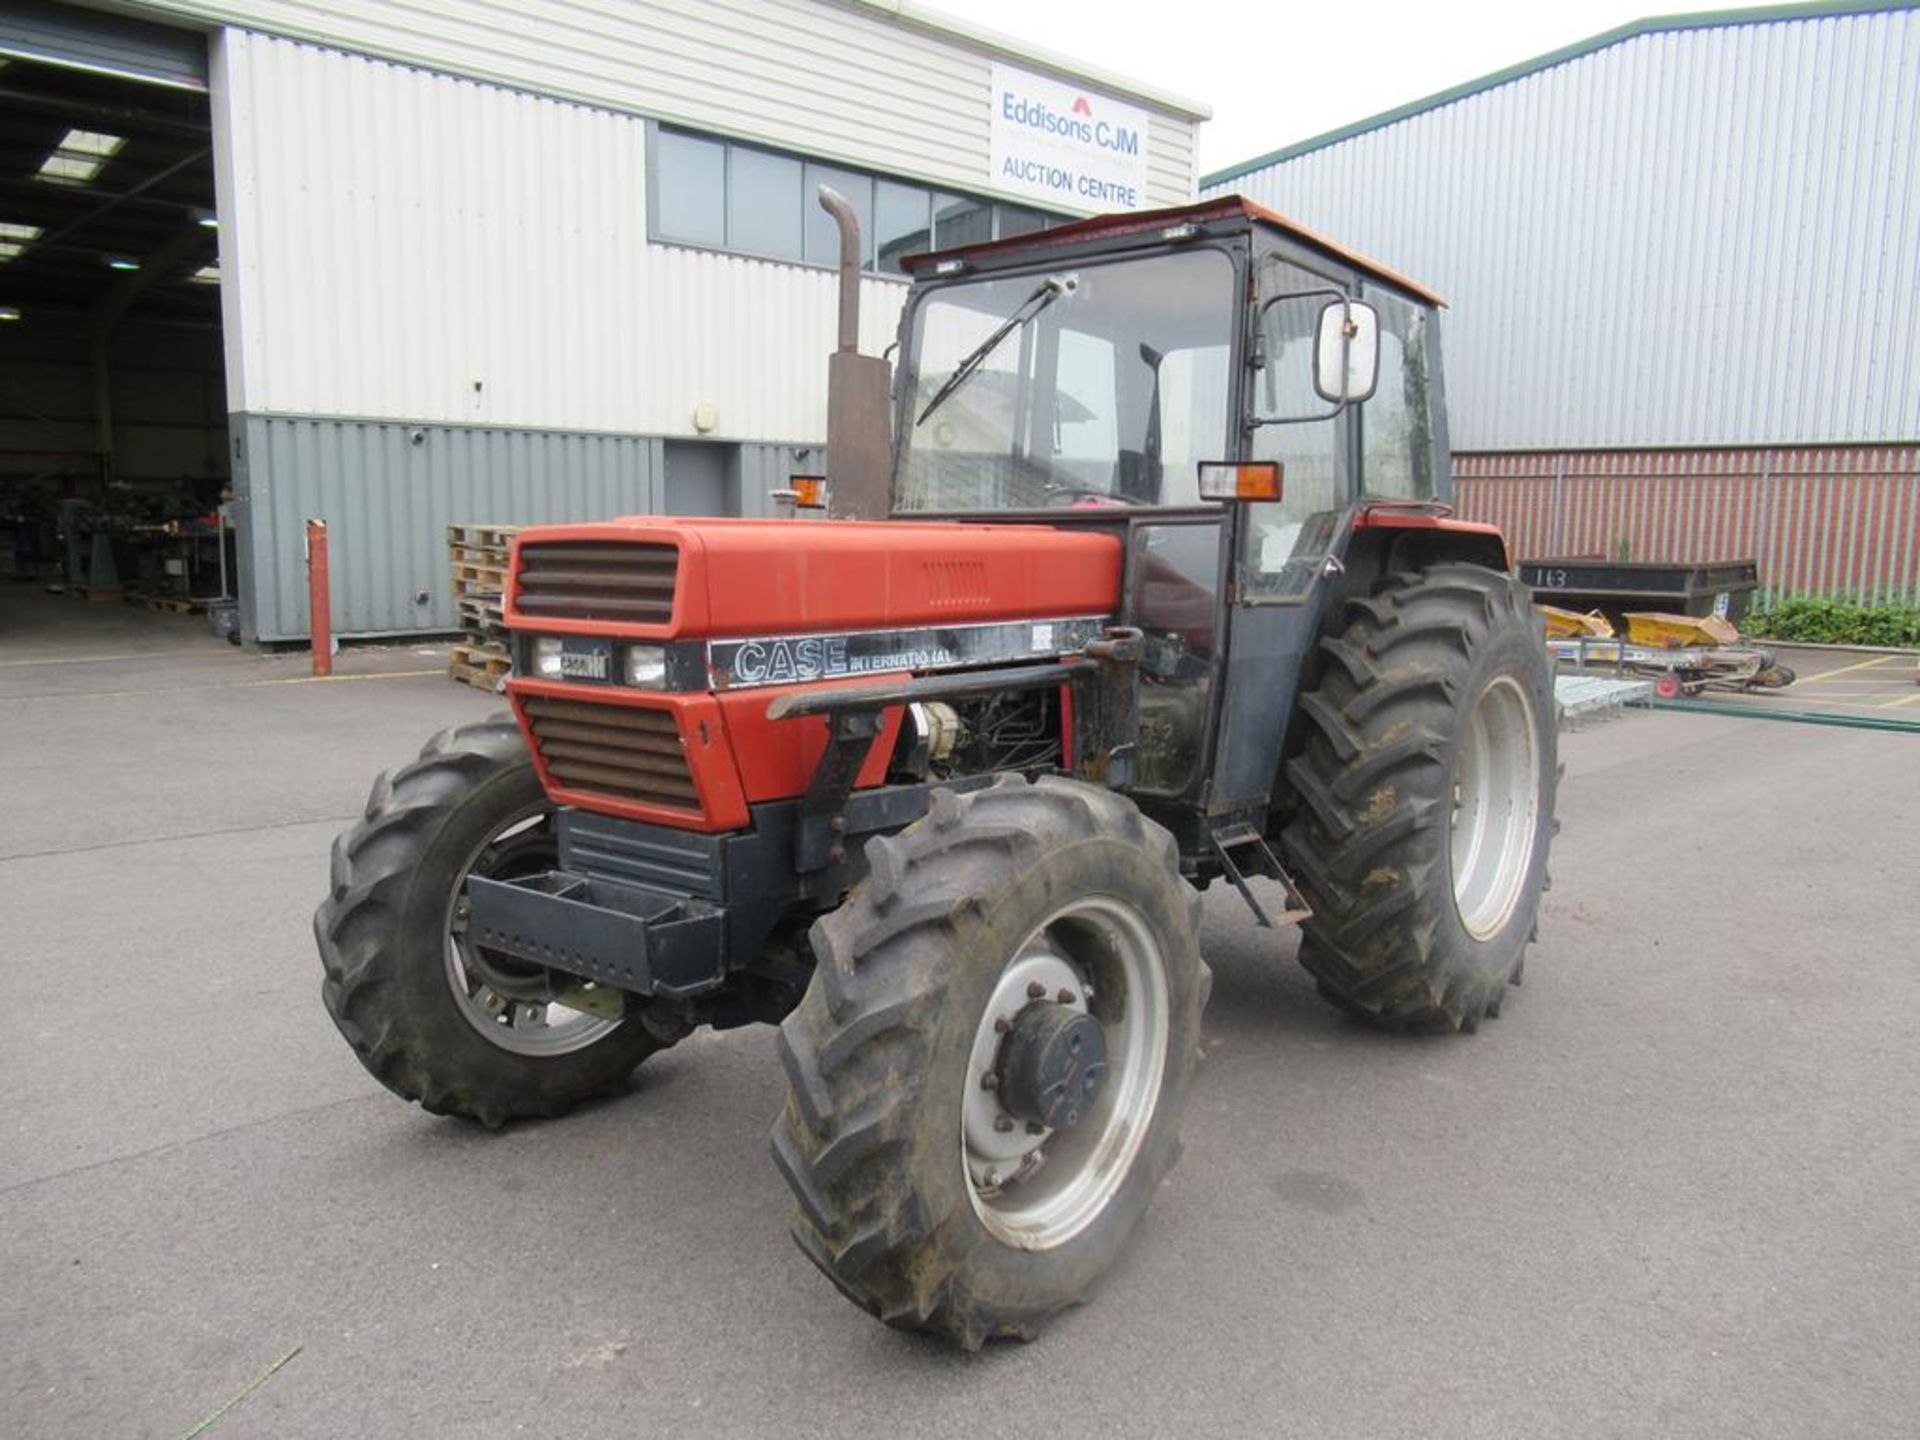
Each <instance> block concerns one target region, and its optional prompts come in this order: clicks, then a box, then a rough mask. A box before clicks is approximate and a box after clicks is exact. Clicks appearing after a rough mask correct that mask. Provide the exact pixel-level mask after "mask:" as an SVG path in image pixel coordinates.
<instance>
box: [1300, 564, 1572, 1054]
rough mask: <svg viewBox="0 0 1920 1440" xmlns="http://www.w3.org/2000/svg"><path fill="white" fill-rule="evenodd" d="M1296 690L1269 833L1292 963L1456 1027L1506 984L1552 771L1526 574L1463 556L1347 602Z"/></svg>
mask: <svg viewBox="0 0 1920 1440" xmlns="http://www.w3.org/2000/svg"><path fill="white" fill-rule="evenodd" d="M1347 622H1348V623H1347V626H1346V629H1345V630H1344V631H1343V632H1342V633H1341V634H1339V635H1337V636H1334V637H1331V638H1329V639H1328V640H1326V641H1325V642H1324V643H1323V644H1322V646H1321V653H1322V655H1323V656H1324V657H1325V660H1326V662H1327V663H1326V665H1325V669H1324V675H1323V679H1322V682H1321V684H1320V686H1319V688H1318V689H1316V690H1314V691H1312V692H1310V693H1309V694H1308V695H1306V696H1305V697H1304V698H1303V700H1302V702H1301V708H1302V712H1303V715H1304V717H1305V719H1306V720H1307V722H1308V724H1309V730H1308V734H1307V739H1306V743H1305V745H1304V747H1303V748H1302V749H1301V751H1300V753H1299V754H1298V755H1296V756H1295V757H1294V758H1293V759H1292V760H1291V761H1289V762H1288V765H1287V777H1288V780H1289V782H1290V784H1291V788H1292V791H1293V795H1294V797H1295V802H1296V803H1295V806H1294V810H1293V814H1292V816H1291V818H1290V820H1289V822H1288V824H1287V826H1286V828H1285V830H1284V832H1283V834H1282V847H1283V850H1284V852H1285V854H1286V856H1287V859H1288V861H1289V862H1290V867H1291V869H1292V871H1293V874H1294V878H1295V880H1296V881H1297V882H1298V884H1299V886H1300V888H1301V890H1302V891H1303V892H1304V894H1305V896H1306V899H1307V901H1308V903H1309V904H1310V905H1311V906H1312V908H1313V917H1312V918H1311V919H1310V920H1308V921H1307V922H1305V926H1304V933H1303V935H1302V937H1301V942H1300V963H1301V964H1302V965H1304V966H1305V967H1306V969H1307V970H1308V972H1309V973H1310V974H1312V975H1313V977H1314V978H1315V980H1316V981H1317V982H1318V983H1319V987H1320V991H1321V993H1322V994H1323V995H1325V996H1326V997H1327V998H1328V999H1329V1000H1330V1001H1332V1002H1333V1003H1334V1004H1335V1005H1337V1006H1338V1007H1339V1008H1340V1009H1342V1010H1344V1011H1346V1012H1347V1013H1348V1014H1350V1015H1353V1016H1355V1017H1357V1018H1359V1019H1362V1020H1365V1021H1368V1022H1370V1023H1373V1024H1377V1025H1381V1026H1384V1027H1387V1028H1391V1029H1411V1030H1472V1029H1474V1028H1475V1027H1476V1026H1477V1025H1478V1024H1479V1022H1480V1020H1481V1018H1482V1017H1483V1016H1494V1015H1498V1014H1499V1013H1500V1007H1501V1003H1502V1000H1503V997H1504V996H1505V994H1506V987H1507V986H1508V985H1509V984H1513V985H1517V984H1519V983H1520V974H1521V965H1522V961H1523V958H1524V954H1525V951H1526V947H1527V943H1528V941H1529V940H1530V939H1531V938H1532V936H1533V933H1534V927H1535V923H1536V919H1537V916H1538V912H1539V905H1540V895H1541V891H1542V890H1543V889H1544V888H1545V886H1546V878H1547V848H1548V845H1549V842H1550V841H1551V838H1552V835H1553V830H1554V820H1553V807H1554V794H1555V790H1556V788H1557V782H1558V779H1559V766H1558V761H1557V757H1556V738H1557V737H1556V729H1557V711H1556V708H1555V703H1554V697H1553V675H1552V671H1551V670H1550V668H1549V666H1548V664H1547V658H1546V652H1545V648H1544V644H1543V638H1542V631H1541V621H1540V618H1539V617H1538V615H1537V614H1536V613H1535V612H1534V610H1533V607H1532V605H1531V603H1530V598H1529V596H1528V593H1527V590H1526V588H1525V587H1524V586H1523V585H1521V584H1520V583H1519V582H1518V581H1516V580H1514V579H1513V578H1512V577H1510V576H1507V575H1503V574H1500V573H1499V572H1497V571H1492V570H1487V569H1483V568H1482V567H1480V566H1477V565H1441V566H1436V567H1434V568H1433V569H1431V570H1428V571H1425V572H1421V573H1418V574H1412V575H1403V576H1397V577H1394V578H1392V579H1390V580H1388V581H1387V582H1386V583H1385V584H1384V585H1383V586H1382V587H1381V588H1380V590H1379V591H1378V592H1377V593H1375V594H1374V595H1373V596H1371V597H1369V598H1367V599H1356V600H1352V601H1350V602H1349V608H1348V615H1347Z"/></svg>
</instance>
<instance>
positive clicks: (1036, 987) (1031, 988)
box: [1027, 980, 1047, 1000]
mask: <svg viewBox="0 0 1920 1440" xmlns="http://www.w3.org/2000/svg"><path fill="white" fill-rule="evenodd" d="M1046 993H1047V987H1046V986H1044V985H1042V984H1041V983H1040V982H1039V981H1038V980H1029V981H1028V982H1027V998H1028V999H1029V1000H1038V999H1039V998H1040V997H1041V996H1042V995H1044V994H1046Z"/></svg>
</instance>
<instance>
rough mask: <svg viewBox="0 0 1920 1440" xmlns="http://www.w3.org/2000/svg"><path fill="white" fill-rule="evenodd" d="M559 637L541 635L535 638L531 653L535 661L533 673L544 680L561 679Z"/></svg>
mask: <svg viewBox="0 0 1920 1440" xmlns="http://www.w3.org/2000/svg"><path fill="white" fill-rule="evenodd" d="M561 644H562V642H561V639H560V637H559V636H558V635H540V636H536V637H535V638H534V642H533V648H532V650H531V651H530V652H529V655H530V658H531V659H532V661H533V673H534V674H535V675H538V676H539V677H540V678H541V679H542V680H558V679H559V678H560V647H561Z"/></svg>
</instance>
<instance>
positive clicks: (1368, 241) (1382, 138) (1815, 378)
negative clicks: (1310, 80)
mask: <svg viewBox="0 0 1920 1440" xmlns="http://www.w3.org/2000/svg"><path fill="white" fill-rule="evenodd" d="M1228 191H1238V192H1240V193H1242V194H1245V195H1247V196H1248V197H1249V198H1251V199H1254V200H1257V201H1259V202H1260V203H1262V204H1265V205H1269V206H1271V207H1273V208H1274V209H1277V210H1280V211H1282V212H1283V213H1285V214H1288V215H1290V216H1293V217H1295V218H1297V219H1299V220H1301V221H1303V222H1305V223H1306V224H1308V225H1311V226H1313V227H1315V228H1316V229H1319V230H1322V231H1325V232H1327V233H1328V234H1331V235H1333V236H1336V237H1338V238H1339V239H1340V240H1341V241H1342V242H1343V243H1346V244H1350V245H1352V246H1354V247H1355V248H1357V249H1359V250H1362V251H1365V252H1367V253H1368V254H1371V255H1374V256H1376V257H1377V258H1379V259H1381V260H1383V261H1385V262H1386V263H1387V264H1389V265H1392V266H1393V267H1394V268H1396V269H1399V270H1401V271H1403V272H1405V273H1406V274H1409V275H1411V276H1413V277H1415V278H1416V279H1418V280H1421V281H1423V282H1424V283H1427V284H1429V285H1432V286H1433V287H1434V288H1436V289H1437V290H1439V292H1440V293H1441V294H1443V295H1445V296H1446V297H1447V299H1448V301H1449V302H1450V303H1451V305H1452V306H1453V310H1452V313H1451V314H1450V315H1449V316H1448V320H1447V347H1448V355H1447V377H1448V383H1449V386H1450V390H1451V396H1450V398H1451V410H1452V418H1453V442H1454V445H1455V447H1456V448H1457V449H1461V450H1507V449H1527V448H1551V447H1559V446H1569V447H1616V446H1620V447H1624V446H1643V447H1654V446H1676V445H1749V444H1834V443H1859V442H1878V441H1910V440H1914V439H1916V438H1920V323H1916V321H1915V317H1916V315H1920V10H1894V11H1885V12H1880V13H1876V14H1866V15H1846V16H1827V17H1820V18H1804V19H1793V20H1783V21H1779V22H1776V23H1767V24H1745V25H1737V26H1718V27H1707V28H1701V29H1694V30H1683V31H1669V32H1664V33H1656V34H1650V35H1641V36H1637V37H1635V38H1632V39H1629V40H1624V41H1621V42H1619V43H1617V44H1614V45H1611V46H1608V47H1607V48H1605V49H1602V50H1599V51H1596V52H1593V53H1590V54H1587V55H1584V56H1581V57H1579V58H1577V59H1574V60H1570V61H1568V62H1566V63H1563V64H1559V65H1555V66H1553V67H1552V68H1550V69H1547V70H1543V71H1539V72H1536V73H1533V74H1529V75H1525V76H1523V77H1521V78H1518V79H1515V80H1512V81H1509V82H1507V83H1504V84H1500V85H1497V86H1495V87H1493V88H1491V89H1488V90H1483V91H1479V92H1477V93H1474V94H1471V95H1469V96H1467V97H1465V98H1463V99H1459V100H1455V101H1453V102H1451V103H1448V104H1445V105H1442V106H1440V107H1438V108H1436V109H1432V110H1427V111H1423V112H1419V113H1417V114H1415V115H1412V116H1410V117H1408V118H1405V119H1402V120H1399V121H1396V122H1394V123H1392V124H1389V125H1386V126H1383V127H1381V128H1379V129H1376V130H1370V131H1365V132H1363V133H1360V134H1358V135H1354V136H1351V137H1350V138H1347V139H1344V140H1340V141H1337V142H1335V143H1332V144H1330V145H1327V146H1325V147H1323V148H1321V149H1317V150H1311V151H1308V152H1306V153H1304V154H1301V155H1298V156H1296V157H1294V158H1292V159H1289V160H1285V161H1282V162H1279V163H1277V164H1275V165H1272V166H1269V167H1267V168H1266V169H1264V170H1260V171H1256V172H1254V173H1252V174H1249V175H1244V176H1241V177H1239V178H1237V179H1235V180H1233V181H1231V182H1228V183H1227V184H1226V185H1224V186H1220V187H1213V188H1210V189H1209V191H1208V193H1210V194H1213V193H1226V192H1228Z"/></svg>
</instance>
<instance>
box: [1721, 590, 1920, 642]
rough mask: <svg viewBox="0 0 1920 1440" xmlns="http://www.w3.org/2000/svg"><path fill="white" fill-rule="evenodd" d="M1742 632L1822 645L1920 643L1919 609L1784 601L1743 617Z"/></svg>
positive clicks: (1831, 602) (1761, 638)
mask: <svg viewBox="0 0 1920 1440" xmlns="http://www.w3.org/2000/svg"><path fill="white" fill-rule="evenodd" d="M1740 630H1741V633H1742V634H1745V635H1751V636H1753V637H1754V638H1755V639H1759V640H1806V641H1810V642H1812V643H1814V644H1820V645H1911V646H1920V608H1916V607H1915V606H1912V605H1850V604H1847V603H1846V602H1845V601H1841V600H1817V599H1799V600H1782V601H1780V602H1779V603H1778V604H1774V605H1769V606H1767V607H1766V608H1764V609H1761V610H1750V611H1748V612H1747V614H1746V615H1744V616H1743V617H1741V620H1740Z"/></svg>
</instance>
